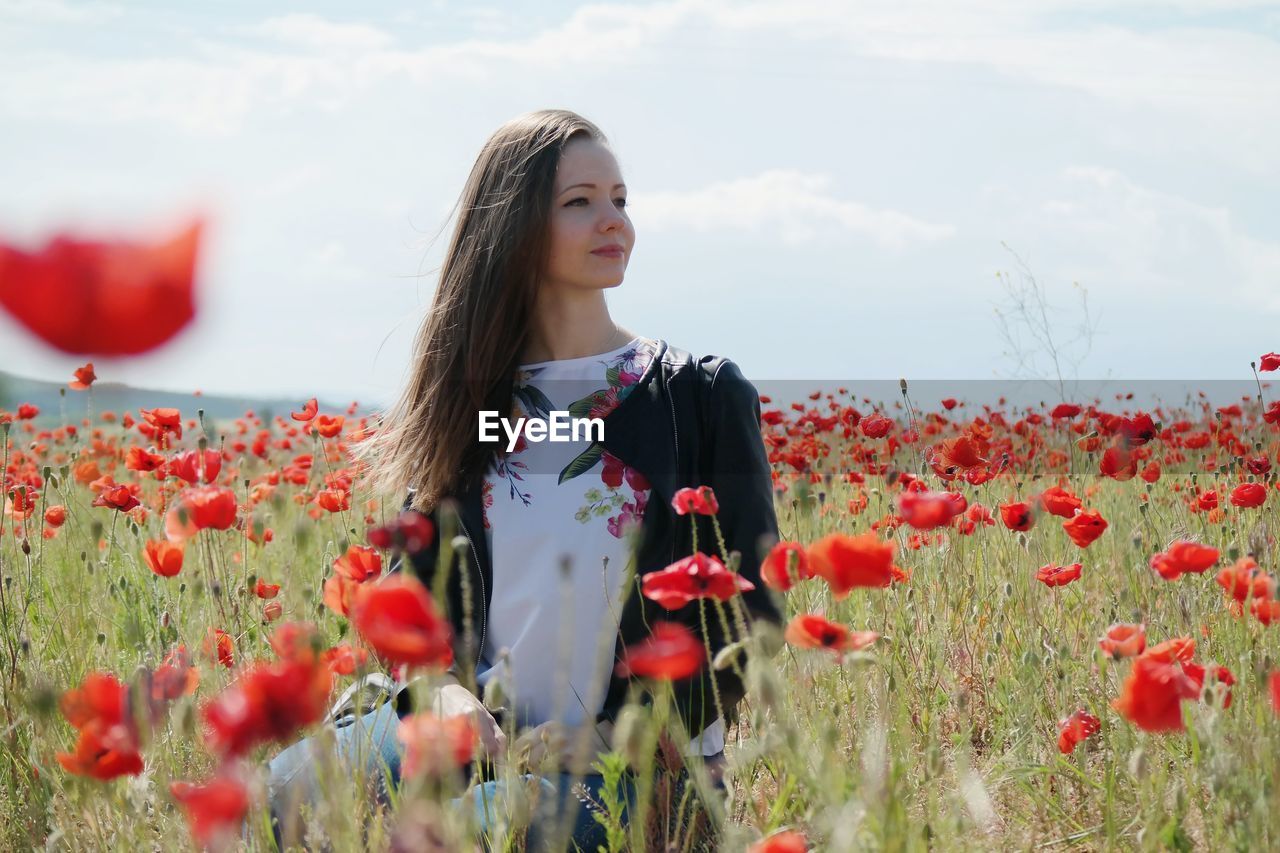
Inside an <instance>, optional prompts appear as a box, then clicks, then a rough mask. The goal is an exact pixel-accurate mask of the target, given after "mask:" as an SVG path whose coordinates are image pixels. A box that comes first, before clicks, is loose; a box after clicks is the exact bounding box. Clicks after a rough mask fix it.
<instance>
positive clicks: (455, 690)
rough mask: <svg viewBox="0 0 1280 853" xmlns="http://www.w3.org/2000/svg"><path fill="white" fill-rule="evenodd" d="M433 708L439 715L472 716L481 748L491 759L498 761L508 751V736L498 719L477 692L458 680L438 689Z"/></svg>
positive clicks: (432, 702) (432, 703)
mask: <svg viewBox="0 0 1280 853" xmlns="http://www.w3.org/2000/svg"><path fill="white" fill-rule="evenodd" d="M431 710H432V711H433V712H434V713H435V715H436V716H438V717H456V716H459V715H465V716H468V717H470V718H471V721H472V723H473V724H474V725H475V728H476V732H477V733H478V734H479V736H480V748H481V750H482V752H483V753H484V754H485V755H486V756H488V757H489V758H490V759H491V760H494V761H496V760H497V759H498V758H499V756H502V755H504V753H505V752H506V748H507V736H506V734H504V733H503V731H502V728H501V727H500V726H499V725H498V721H497V720H495V719H494V718H493V714H490V713H489V709H488V708H486V707H485V706H484V703H483V702H481V701H480V700H479V699H478V698H476V696H475V694H473V693H472V692H471V691H470V690H468V689H467V688H465V687H463V686H462V685H461V684H458V683H457V682H456V681H455V682H454V683H452V684H446V685H444V686H443V687H440V688H439V689H438V690H437V692H436V695H435V697H434V698H433V699H432V701H431Z"/></svg>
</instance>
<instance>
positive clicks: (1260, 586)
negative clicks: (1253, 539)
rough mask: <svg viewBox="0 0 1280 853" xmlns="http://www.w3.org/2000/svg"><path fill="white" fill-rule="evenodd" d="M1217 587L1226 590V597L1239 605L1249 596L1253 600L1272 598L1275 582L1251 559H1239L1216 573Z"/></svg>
mask: <svg viewBox="0 0 1280 853" xmlns="http://www.w3.org/2000/svg"><path fill="white" fill-rule="evenodd" d="M1216 580H1217V583H1218V586H1220V587H1222V588H1223V589H1224V590H1226V593H1227V595H1229V596H1231V597H1232V598H1234V599H1235V600H1236V601H1239V602H1240V603H1242V604H1243V603H1244V602H1245V601H1246V600H1247V599H1248V598H1249V597H1250V596H1252V597H1254V598H1274V597H1275V591H1276V582H1275V580H1274V579H1273V578H1272V577H1271V576H1270V575H1268V574H1264V573H1263V572H1262V571H1261V570H1260V569H1259V568H1258V564H1257V562H1255V561H1254V559H1253V558H1252V557H1241V558H1240V559H1239V560H1236V561H1235V562H1234V563H1232V564H1231V565H1230V566H1227V567H1226V568H1225V569H1223V570H1222V571H1220V572H1218V577H1217V578H1216Z"/></svg>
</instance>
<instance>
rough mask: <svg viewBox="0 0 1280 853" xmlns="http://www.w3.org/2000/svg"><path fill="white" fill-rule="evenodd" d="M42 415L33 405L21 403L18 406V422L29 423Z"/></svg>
mask: <svg viewBox="0 0 1280 853" xmlns="http://www.w3.org/2000/svg"><path fill="white" fill-rule="evenodd" d="M39 414H40V409H39V408H38V407H36V406H34V405H32V404H31V403H20V404H19V405H18V420H20V421H29V420H33V419H35V417H36V416H37V415H39Z"/></svg>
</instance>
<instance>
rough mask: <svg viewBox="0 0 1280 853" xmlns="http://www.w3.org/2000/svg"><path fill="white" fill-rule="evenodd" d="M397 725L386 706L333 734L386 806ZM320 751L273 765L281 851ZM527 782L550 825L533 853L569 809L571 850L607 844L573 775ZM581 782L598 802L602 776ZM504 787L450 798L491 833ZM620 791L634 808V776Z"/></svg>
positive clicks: (293, 838)
mask: <svg viewBox="0 0 1280 853" xmlns="http://www.w3.org/2000/svg"><path fill="white" fill-rule="evenodd" d="M399 722H400V718H399V716H398V715H397V713H396V708H395V703H393V702H385V703H383V704H382V705H380V706H379V707H378V708H376V709H374V710H373V711H370V712H369V713H367V714H366V715H365V716H363V717H362V718H360V719H358V720H357V719H355V718H354V717H352V716H348V717H345V718H343V720H341V721H340V722H339V723H338V724H337V728H336V730H335V732H334V735H335V739H336V742H337V743H336V748H337V753H338V756H339V757H340V759H341V760H342V763H343V766H344V767H345V768H351V769H353V770H354V769H355V768H356V767H363V768H364V770H365V773H366V778H367V779H369V780H370V782H371V783H372V784H373V785H374V787H375V796H376V798H377V799H378V800H379V801H380V802H382V803H384V804H385V803H386V802H387V799H386V796H385V794H386V787H387V786H388V785H390V786H393V787H394V786H398V785H399V784H400V761H401V758H402V757H403V755H404V747H403V745H402V744H401V743H400V740H399V738H398V737H397V736H396V729H397V726H398V725H399ZM320 748H323V747H322V745H321V743H319V742H318V741H317V739H316V738H314V737H310V738H306V739H304V740H301V741H299V742H298V743H295V744H293V745H292V746H289V747H287V748H286V749H284V750H283V751H281V752H280V753H279V754H278V755H276V757H275V758H273V759H272V760H271V763H270V765H269V780H268V783H267V790H268V795H269V797H270V806H271V818H272V830H273V832H274V834H275V838H276V844H277V845H278V846H280V847H281V849H283V844H282V837H283V835H284V834H285V832H286V830H288V831H289V836H290V838H289V840H290V842H292V843H296V842H297V841H298V840H299V839H300V838H301V833H302V830H301V827H293V828H290V827H289V826H288V824H289V823H291V822H293V821H291V818H296V817H297V816H298V811H299V807H300V806H301V805H302V804H303V803H314V802H316V800H317V799H319V796H320V786H319V779H318V777H317V773H316V768H315V760H316V757H317V753H316V750H318V749H320ZM721 754H722V753H721ZM523 779H524V781H525V783H526V784H529V785H531V786H532V785H533V784H537V785H538V786H539V787H540V788H541V791H542V796H541V797H540V799H541V801H542V803H543V809H544V810H545V811H543V812H541V813H540V814H542V815H543V816H544V820H545V821H547V822H541V821H534V823H533V824H532V825H531V826H530V828H529V834H528V836H527V839H526V844H527V847H528V849H530V850H535V849H538V848H539V845H540V844H543V843H547V842H545V841H544V839H545V836H546V835H547V834H548V832H547V831H548V830H554V829H555V828H556V827H558V826H559V825H560V824H561V822H562V817H567V815H568V813H569V811H570V810H572V813H573V817H572V823H570V824H568V825H569V826H571V827H572V835H571V836H570V842H571V846H570V848H569V849H573V847H572V845H574V844H576V845H577V846H578V847H579V848H581V849H582V850H589V851H595V849H596V846H597V845H602V844H605V831H604V827H603V826H601V825H600V824H599V822H597V821H596V820H595V818H594V817H593V816H592V813H591V811H590V810H589V809H588V808H587V807H586V806H585V805H584V804H583V803H582V802H580V801H579V800H578V798H577V797H576V796H575V795H574V793H573V789H572V788H571V787H570V786H571V782H572V781H573V776H572V774H570V773H558V774H552V775H551V776H550V777H549V778H538V777H534V776H533V775H531V774H526V775H525V776H524V777H523ZM535 779H536V783H535ZM579 779H580V781H581V782H582V783H583V784H584V785H585V786H586V788H587V790H588V791H589V792H590V793H591V796H592V798H593V799H597V800H598V799H599V793H598V791H599V788H600V787H601V785H602V784H603V778H602V777H601V776H600V775H599V774H595V773H589V774H586V775H584V776H581V777H579ZM505 787H506V786H505V784H504V782H503V781H500V780H499V781H488V782H484V783H482V784H478V785H474V786H472V787H471V788H470V789H468V790H467V792H466V793H464V794H463V795H462V796H461V797H458V798H456V799H454V800H452V801H451V802H452V806H453V807H454V808H457V809H464V808H471V809H474V812H475V815H476V824H477V825H478V826H479V827H481V828H482V829H485V830H488V829H491V824H492V823H493V821H492V818H493V817H494V816H500V815H502V814H503V810H502V802H501V801H502V799H503V798H504V796H505V795H506V790H505ZM621 787H622V791H620V792H619V793H620V794H621V795H622V797H623V798H624V799H625V802H626V803H627V806H628V809H630V808H632V807H634V804H635V788H634V786H633V784H632V782H631V776H630V774H626V775H624V776H623V779H622V785H621ZM495 805H496V808H495ZM552 809H554V812H552V811H551V810H552ZM624 815H625V813H624ZM550 821H555V822H550Z"/></svg>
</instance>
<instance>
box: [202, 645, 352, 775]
mask: <svg viewBox="0 0 1280 853" xmlns="http://www.w3.org/2000/svg"><path fill="white" fill-rule="evenodd" d="M332 685H333V675H332V674H331V673H330V671H329V668H328V667H327V666H324V665H322V664H320V662H319V661H318V660H297V659H294V660H283V661H279V662H273V663H265V662H260V663H255V664H253V665H252V666H250V667H249V668H248V669H247V670H246V671H245V672H244V674H243V675H241V676H240V678H238V679H236V680H235V681H234V682H232V683H231V684H230V685H229V686H228V687H227V688H226V689H225V690H223V691H222V692H221V693H219V694H218V695H217V696H215V697H214V698H213V699H212V700H211V701H209V702H208V703H207V704H206V705H205V706H204V707H203V708H201V710H200V715H201V718H202V719H203V720H204V726H205V740H206V742H207V743H208V744H209V746H210V747H211V748H212V749H213V751H214V752H216V753H218V754H219V755H222V756H239V755H244V754H245V753H247V752H248V751H249V750H251V749H252V748H253V747H254V746H256V745H258V744H260V743H266V742H268V741H287V740H289V739H290V738H292V737H293V736H294V734H295V733H296V732H297V731H298V730H299V729H302V728H306V727H307V726H309V725H311V724H313V723H315V722H317V721H319V720H320V719H321V718H323V717H324V714H325V711H326V710H328V707H327V706H328V700H329V690H330V688H331V687H332Z"/></svg>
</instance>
